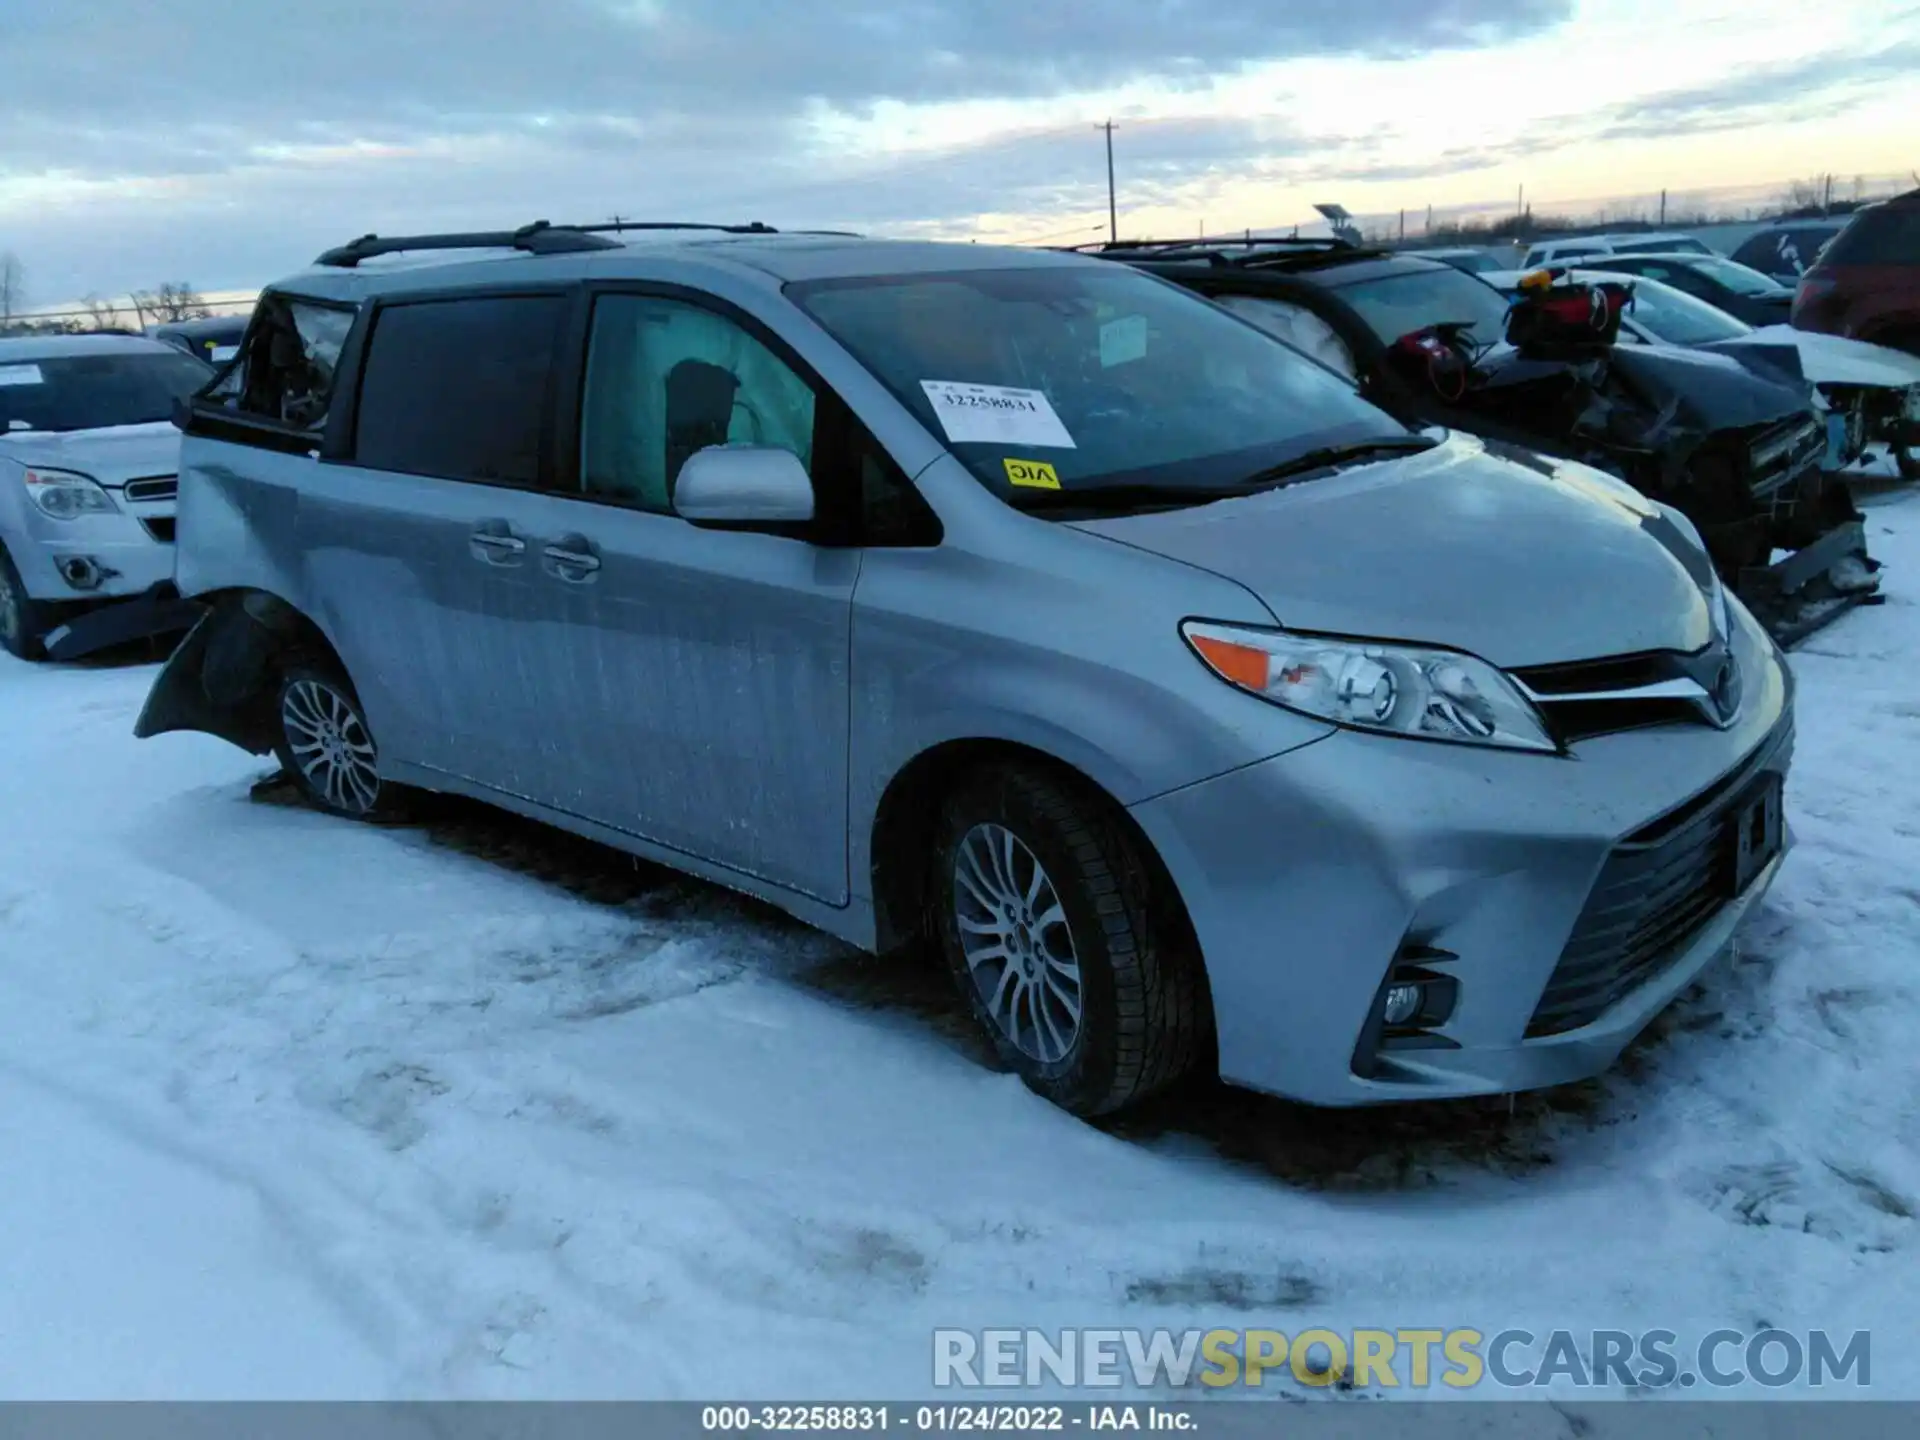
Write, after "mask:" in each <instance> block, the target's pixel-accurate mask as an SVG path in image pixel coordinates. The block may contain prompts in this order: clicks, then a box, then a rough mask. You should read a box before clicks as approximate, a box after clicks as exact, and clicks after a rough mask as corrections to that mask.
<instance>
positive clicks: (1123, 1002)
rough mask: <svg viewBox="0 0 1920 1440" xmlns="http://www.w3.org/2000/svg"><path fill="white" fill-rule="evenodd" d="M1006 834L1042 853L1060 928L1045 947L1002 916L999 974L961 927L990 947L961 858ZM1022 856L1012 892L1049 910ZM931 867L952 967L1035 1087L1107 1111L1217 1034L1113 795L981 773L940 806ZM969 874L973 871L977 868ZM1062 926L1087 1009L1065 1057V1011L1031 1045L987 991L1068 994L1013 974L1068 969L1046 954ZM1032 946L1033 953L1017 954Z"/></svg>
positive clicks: (1036, 771) (1163, 1083) (1050, 974)
mask: <svg viewBox="0 0 1920 1440" xmlns="http://www.w3.org/2000/svg"><path fill="white" fill-rule="evenodd" d="M1000 836H1011V837H1012V838H1013V840H1014V841H1016V842H1017V843H1018V845H1019V846H1021V847H1024V853H1025V855H1026V857H1027V858H1028V859H1029V860H1037V862H1038V865H1039V867H1040V869H1041V870H1042V871H1044V876H1043V877H1042V879H1043V880H1044V882H1045V885H1046V886H1047V887H1048V889H1050V890H1051V892H1052V893H1053V895H1054V896H1055V897H1057V901H1058V906H1059V910H1060V912H1061V914H1062V917H1063V919H1064V925H1063V926H1062V925H1060V924H1059V923H1057V922H1056V923H1055V924H1053V925H1052V926H1051V927H1041V928H1044V929H1045V934H1044V935H1043V936H1042V937H1041V939H1040V941H1039V942H1038V943H1037V944H1036V942H1035V940H1034V938H1033V937H1034V936H1035V935H1037V934H1040V929H1037V928H1036V927H1032V926H1024V927H1022V926H1019V925H1017V924H1014V923H1013V922H1006V923H1003V926H1002V929H1001V931H1000V932H999V933H1000V939H1001V944H1000V945H999V947H998V948H1000V950H1001V952H1002V954H1003V955H1004V956H1005V957H1006V958H1005V965H1004V966H1003V967H1002V968H1001V969H1000V970H995V968H994V967H995V965H996V964H997V963H998V962H997V961H995V960H993V959H987V960H985V961H984V962H982V963H978V964H972V963H970V961H969V952H968V950H967V946H966V943H965V939H964V936H966V935H971V936H974V937H976V942H977V944H991V943H992V936H991V935H988V934H986V933H985V930H984V928H983V924H991V923H992V922H991V921H987V922H983V920H982V918H981V917H983V916H987V915H989V914H990V913H993V912H990V910H989V907H987V906H986V905H984V904H983V903H982V902H981V900H980V899H979V895H980V891H979V889H978V888H977V886H976V885H975V884H974V883H973V882H972V881H970V880H968V879H966V878H963V874H962V867H963V866H965V865H967V864H969V863H972V862H971V861H970V859H969V857H970V856H971V857H972V859H973V860H976V861H977V860H978V858H979V855H980V853H981V852H980V848H979V847H980V846H981V845H982V844H987V843H989V840H992V841H993V842H994V843H997V839H998V837H1000ZM970 845H971V848H970ZM995 853H1001V852H998V851H996V852H995ZM1018 855H1019V852H1018V851H1016V852H1014V858H1013V859H1012V861H1011V862H1010V863H1011V865H1012V868H1013V869H1014V870H1015V878H1014V882H1013V884H1012V885H1011V886H1009V887H1006V889H1007V890H1008V891H1010V892H1021V891H1026V892H1027V893H1028V902H1027V903H1028V905H1029V906H1030V907H1031V906H1035V905H1037V906H1038V908H1041V909H1049V910H1050V909H1051V908H1052V906H1051V902H1050V901H1046V900H1045V896H1046V893H1047V891H1046V890H1044V889H1042V890H1040V891H1039V895H1040V900H1039V901H1036V900H1035V899H1034V898H1033V891H1034V889H1035V888H1037V885H1038V883H1039V882H1036V881H1035V880H1034V874H1033V871H1032V869H1031V868H1028V869H1026V870H1024V871H1022V870H1021V869H1020V861H1019V859H1018ZM933 865H934V873H933V875H932V877H931V880H932V883H931V885H930V887H929V891H928V893H929V895H930V897H931V899H932V902H933V915H932V917H931V918H932V922H933V930H934V933H935V934H936V935H937V936H938V938H939V943H940V949H941V952H942V954H943V955H944V956H945V958H946V962H947V968H948V970H949V972H950V974H951V975H952V977H953V980H954V983H955V984H956V985H957V986H958V987H959V989H960V993H961V995H962V996H963V997H964V998H965V999H966V1002H967V1004H968V1007H969V1008H970V1009H971V1010H972V1012H973V1017H974V1019H975V1021H976V1022H977V1023H978V1024H979V1025H980V1026H981V1028H982V1029H983V1030H984V1031H985V1032H986V1033H987V1035H988V1037H989V1038H990V1039H991V1040H992V1042H993V1046H994V1049H995V1051H996V1052H997V1053H998V1055H999V1057H1000V1060H1001V1062H1002V1063H1003V1064H1005V1065H1006V1066H1007V1067H1008V1068H1009V1069H1010V1070H1012V1071H1014V1072H1015V1073H1016V1074H1018V1075H1019V1076H1020V1077H1021V1079H1023V1080H1024V1081H1025V1082H1026V1083H1027V1085H1028V1086H1029V1087H1030V1088H1031V1089H1032V1090H1034V1091H1035V1092H1036V1093H1037V1094H1040V1095H1042V1096H1044V1097H1045V1098H1047V1099H1048V1100H1051V1101H1052V1102H1053V1103H1054V1104H1056V1105H1059V1106H1060V1107H1061V1108H1062V1109H1065V1110H1068V1111H1071V1112H1072V1113H1073V1114H1075V1115H1080V1116H1087V1117H1091V1116H1096V1115H1104V1114H1108V1113H1111V1112H1112V1111H1115V1110H1119V1109H1122V1108H1124V1107H1126V1106H1129V1105H1133V1104H1135V1103H1137V1102H1139V1101H1141V1100H1145V1099H1147V1098H1148V1097H1149V1096H1151V1095H1154V1094H1156V1093H1159V1092H1161V1091H1164V1090H1166V1089H1168V1088H1169V1087H1171V1086H1173V1085H1174V1084H1176V1083H1177V1082H1179V1081H1180V1080H1182V1079H1184V1078H1186V1077H1187V1076H1188V1075H1189V1074H1190V1073H1191V1072H1192V1071H1193V1070H1194V1069H1195V1068H1196V1066H1197V1065H1198V1064H1199V1063H1200V1061H1201V1057H1202V1056H1203V1055H1204V1054H1205V1053H1206V1049H1207V1045H1208V1042H1209V1040H1210V1038H1211V1035H1212V1014H1211V1011H1210V1010H1209V1009H1208V1008H1207V1007H1208V1001H1207V998H1206V984H1205V979H1204V975H1203V972H1202V967H1201V963H1200V957H1199V954H1198V952H1197V949H1196V947H1195V946H1194V944H1193V943H1192V940H1191V938H1190V936H1189V932H1188V927H1187V924H1186V921H1185V917H1184V915H1183V914H1181V913H1180V911H1179V907H1178V904H1177V902H1175V901H1174V900H1173V899H1172V897H1170V896H1169V895H1168V894H1167V893H1166V886H1165V882H1163V881H1161V880H1160V879H1158V878H1157V873H1158V872H1157V871H1156V870H1155V869H1154V867H1152V866H1151V865H1150V864H1149V863H1148V861H1147V859H1146V857H1144V856H1143V855H1142V854H1141V853H1140V846H1139V844H1138V843H1137V842H1136V841H1135V839H1134V837H1133V836H1132V835H1131V834H1130V833H1129V832H1128V830H1127V829H1126V828H1125V826H1124V824H1123V822H1122V820H1121V818H1120V817H1119V816H1118V815H1117V814H1115V813H1114V812H1113V811H1112V810H1111V808H1110V807H1109V805H1108V804H1107V803H1106V802H1105V801H1104V800H1102V799H1100V798H1098V797H1090V798H1089V797H1083V795H1082V793H1081V791H1080V788H1079V787H1077V786H1069V785H1067V784H1063V783H1062V782H1061V781H1060V780H1058V779H1056V778H1055V777H1054V776H1053V775H1051V774H1049V773H1048V772H1047V771H1045V770H1044V769H1040V768H1037V767H1030V766H1023V765H1009V766H996V767H992V768H990V769H985V770H982V771H979V772H977V773H976V774H974V775H972V776H970V777H968V778H967V779H966V780H965V781H963V782H962V783H961V784H960V785H959V786H958V787H957V788H956V789H955V790H954V791H953V793H952V794H951V795H949V796H948V798H947V799H946V801H945V803H944V804H943V805H942V807H941V811H940V816H939V822H938V825H937V827H936V830H935V844H934V854H933ZM972 875H973V876H974V877H976V878H977V877H979V876H980V871H979V870H978V869H975V870H974V871H973V872H972ZM1023 877H1024V879H1023ZM1031 913H1032V912H1031V909H1029V910H1028V915H1029V917H1031ZM963 916H964V918H963ZM1015 928H1024V930H1025V931H1026V934H1027V937H1028V938H1027V939H1026V940H1025V941H1019V940H1016V938H1014V936H1013V933H1012V932H1013V929H1015ZM1062 929H1064V932H1065V936H1066V946H1065V948H1066V950H1067V951H1069V952H1070V953H1071V955H1072V957H1073V960H1074V962H1075V969H1076V971H1077V978H1076V980H1075V982H1074V984H1073V986H1072V987H1071V988H1072V989H1073V991H1074V992H1075V993H1076V994H1077V997H1078V1001H1079V1018H1078V1023H1077V1025H1076V1027H1075V1029H1074V1032H1073V1034H1072V1036H1071V1038H1070V1040H1068V1041H1067V1042H1066V1043H1065V1044H1064V1045H1053V1046H1052V1049H1053V1050H1054V1051H1057V1052H1058V1053H1049V1043H1050V1042H1057V1041H1059V1040H1061V1038H1062V1037H1061V1035H1060V1033H1059V1030H1058V1028H1057V1027H1056V1026H1055V1025H1054V1023H1053V1022H1054V1021H1056V1020H1058V1019H1059V1018H1060V1016H1061V1015H1062V1014H1064V1011H1061V1010H1059V1009H1058V1008H1056V1009H1053V1010H1050V1011H1048V1012H1047V1014H1046V1016H1045V1021H1046V1026H1047V1031H1048V1040H1047V1041H1042V1042H1041V1043H1039V1044H1038V1045H1036V1044H1033V1043H1025V1044H1023V1042H1022V1039H1021V1037H1020V1036H1019V1035H1018V1034H1016V1033H1013V1032H1014V1031H1017V1030H1018V1029H1019V1028H1020V1026H1019V1020H1018V1018H1017V1017H1016V1018H1015V1019H1014V1021H1013V1022H1012V1029H1011V1030H1010V1028H1009V1023H1008V1022H1007V1021H1006V1020H1003V1019H1002V1018H1001V1017H1000V1016H999V1015H997V1014H996V1013H995V1006H994V1004H993V1003H992V1001H991V999H990V993H989V992H990V991H992V990H994V989H996V988H997V989H999V990H1001V991H1003V992H1004V991H1006V990H1007V989H1008V987H1009V985H1011V986H1013V987H1014V988H1015V989H1017V990H1020V991H1021V992H1022V993H1031V994H1035V995H1037V996H1038V997H1039V998H1038V999H1036V1000H1035V1001H1034V1002H1033V1004H1034V1005H1036V1006H1046V1005H1048V1004H1050V1003H1052V999H1053V997H1057V996H1058V995H1060V994H1062V993H1064V992H1063V991H1062V990H1060V989H1059V988H1058V986H1055V988H1054V990H1053V991H1052V995H1051V996H1050V994H1049V991H1048V990H1047V989H1046V988H1044V987H1043V986H1042V985H1040V984H1038V983H1033V984H1029V983H1027V982H1026V981H1025V980H1024V979H1021V978H1019V977H1018V976H1017V975H1015V976H1012V977H1010V976H1009V975H1008V973H1007V972H1010V971H1015V970H1016V967H1017V966H1020V965H1023V964H1024V965H1026V966H1028V967H1031V968H1029V969H1028V970H1027V971H1026V972H1025V973H1026V974H1027V975H1034V974H1039V975H1042V976H1043V977H1044V979H1045V980H1046V981H1047V982H1049V984H1052V983H1053V982H1054V981H1055V976H1056V973H1058V974H1060V975H1062V976H1064V969H1063V968H1062V967H1059V966H1054V967H1053V968H1051V969H1050V968H1048V962H1047V960H1046V954H1045V952H1046V951H1048V950H1051V951H1053V952H1054V953H1056V954H1057V953H1059V952H1060V950H1061V948H1062V946H1061V937H1060V931H1061V930H1062ZM1022 947H1024V950H1025V958H1024V960H1022V959H1019V958H1017V956H1016V951H1018V950H1019V949H1021V948H1022ZM1036 952H1038V954H1039V958H1038V963H1037V964H1036V963H1035V958H1034V957H1035V954H1036ZM978 954H979V950H978V949H976V951H975V955H976V958H977V957H978ZM976 977H978V981H977V980H976ZM1028 1016H1029V1019H1030V1022H1031V1024H1030V1029H1031V1031H1032V1034H1031V1035H1030V1036H1029V1037H1028V1040H1029V1042H1031V1041H1033V1040H1037V1039H1039V1037H1040V1034H1041V1030H1042V1024H1043V1017H1042V1015H1041V1012H1040V1011H1039V1010H1037V1009H1034V1008H1031V1007H1030V1008H1029V1010H1028Z"/></svg>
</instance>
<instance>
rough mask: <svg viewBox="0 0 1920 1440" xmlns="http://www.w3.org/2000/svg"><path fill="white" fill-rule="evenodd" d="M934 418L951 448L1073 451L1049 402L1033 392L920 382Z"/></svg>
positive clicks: (932, 381) (998, 387)
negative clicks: (1038, 447) (1030, 447)
mask: <svg viewBox="0 0 1920 1440" xmlns="http://www.w3.org/2000/svg"><path fill="white" fill-rule="evenodd" d="M920 388H921V389H922V390H924V391H926V393H927V399H928V401H929V402H930V403H931V404H932V405H933V413H934V414H935V415H936V416H938V417H939V420H940V425H941V428H942V429H944V430H945V431H946V432H947V439H949V440H951V441H953V442H954V443H955V444H957V445H958V444H967V443H969V442H972V443H977V444H983V445H1006V446H1013V445H1041V446H1047V447H1051V448H1053V449H1058V450H1072V449H1074V448H1075V446H1074V443H1073V437H1072V436H1071V435H1069V434H1068V433H1067V427H1066V426H1065V425H1063V424H1061V423H1060V417H1059V416H1058V415H1056V414H1055V413H1054V410H1053V403H1052V402H1051V401H1049V400H1048V399H1047V397H1046V396H1045V395H1044V394H1042V393H1041V392H1040V391H1038V390H1016V389H1014V388H1012V387H1011V386H1006V385H968V384H966V383H964V382H962V381H958V380H922V381H921V382H920Z"/></svg>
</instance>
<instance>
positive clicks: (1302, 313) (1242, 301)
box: [1216, 295, 1360, 385]
mask: <svg viewBox="0 0 1920 1440" xmlns="http://www.w3.org/2000/svg"><path fill="white" fill-rule="evenodd" d="M1216 303H1217V304H1219V305H1220V306H1221V307H1222V308H1223V309H1227V310H1231V311H1233V313H1234V314H1236V315H1238V316H1240V318H1241V319H1243V320H1246V321H1248V322H1250V323H1251V324H1254V325H1257V326H1258V327H1259V328H1260V329H1262V330H1264V331H1266V332H1267V333H1268V334H1269V335H1271V336H1273V337H1274V338H1275V339H1276V340H1284V341H1285V342H1286V343H1287V344H1289V345H1291V346H1292V347H1293V348H1294V349H1296V350H1299V351H1302V352H1304V353H1305V354H1308V355H1311V356H1312V357H1313V358H1314V359H1316V360H1318V361H1319V362H1320V363H1321V364H1322V365H1325V366H1327V367H1328V368H1329V369H1333V370H1337V371H1339V372H1340V373H1341V374H1342V375H1344V376H1346V377H1347V379H1349V380H1351V381H1353V382H1354V383H1355V384H1356V385H1357V384H1359V382H1360V366H1359V364H1358V363H1357V362H1356V361H1355V360H1354V358H1353V351H1352V350H1351V349H1350V348H1348V345H1347V342H1346V341H1344V340H1342V339H1341V338H1340V334H1339V332H1338V331H1337V330H1335V329H1334V328H1333V326H1331V325H1329V324H1328V323H1327V322H1326V321H1325V320H1322V319H1321V318H1320V317H1319V316H1318V315H1316V314H1314V313H1313V311H1311V310H1309V309H1307V308H1306V306H1304V305H1295V304H1294V303H1292V302H1291V301H1288V300H1276V299H1272V298H1270V297H1268V296H1264V295H1221V296H1218V297H1217V298H1216Z"/></svg>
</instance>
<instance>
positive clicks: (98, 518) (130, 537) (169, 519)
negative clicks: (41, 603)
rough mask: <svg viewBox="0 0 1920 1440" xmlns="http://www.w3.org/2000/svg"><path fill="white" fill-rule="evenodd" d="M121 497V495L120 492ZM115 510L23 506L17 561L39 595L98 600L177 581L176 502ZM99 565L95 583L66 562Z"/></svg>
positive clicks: (30, 590) (14, 541) (12, 546)
mask: <svg viewBox="0 0 1920 1440" xmlns="http://www.w3.org/2000/svg"><path fill="white" fill-rule="evenodd" d="M116 501H119V497H117V496H116ZM119 503H120V504H121V507H122V508H121V510H120V511H119V513H117V514H113V515H83V516H80V517H79V518H78V519H73V520H55V519H53V518H51V517H50V516H46V515H42V514H41V513H40V512H39V511H37V510H35V509H33V508H32V507H31V506H27V507H23V509H24V518H23V522H22V524H23V530H24V533H23V534H19V535H14V536H10V537H9V543H8V547H7V548H8V549H9V550H10V551H11V552H12V554H13V561H14V566H15V568H16V569H18V570H19V572H20V579H21V581H22V583H23V584H24V585H25V586H26V588H27V594H29V595H31V596H32V597H33V598H34V599H35V600H51V601H82V602H86V601H95V600H114V599H123V598H126V597H128V596H135V595H143V594H145V593H147V592H148V591H150V590H152V589H153V587H154V586H156V585H159V584H163V583H164V584H171V583H172V582H173V539H172V536H173V524H174V510H173V502H172V501H167V502H165V503H163V504H155V505H144V506H138V507H136V506H132V505H129V504H127V503H125V502H124V501H119ZM74 560H85V561H87V562H90V564H91V565H92V566H94V567H96V568H97V569H98V571H99V572H100V575H99V580H98V582H97V583H95V584H90V585H84V584H75V583H73V581H72V580H71V579H70V578H69V577H68V575H67V574H66V573H65V564H66V562H70V561H74Z"/></svg>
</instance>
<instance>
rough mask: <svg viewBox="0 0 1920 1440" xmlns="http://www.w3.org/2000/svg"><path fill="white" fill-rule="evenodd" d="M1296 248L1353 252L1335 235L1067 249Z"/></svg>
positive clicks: (1110, 242) (1122, 242) (1141, 242)
mask: <svg viewBox="0 0 1920 1440" xmlns="http://www.w3.org/2000/svg"><path fill="white" fill-rule="evenodd" d="M1263 245H1270V246H1276V247H1297V248H1299V249H1302V250H1353V249H1357V248H1358V247H1357V246H1355V245H1354V243H1353V242H1352V241H1351V240H1342V239H1341V238H1340V237H1339V236H1337V235H1246V236H1242V235H1227V236H1221V237H1218V238H1215V239H1206V238H1198V239H1192V240H1095V241H1092V242H1090V243H1088V244H1085V245H1074V246H1070V247H1068V248H1069V249H1072V250H1077V251H1080V252H1082V253H1085V252H1089V251H1091V252H1093V253H1095V254H1098V253H1101V252H1103V251H1118V250H1153V251H1166V250H1252V249H1255V248H1257V247H1259V246H1263Z"/></svg>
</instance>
